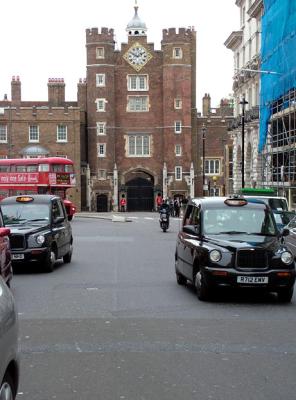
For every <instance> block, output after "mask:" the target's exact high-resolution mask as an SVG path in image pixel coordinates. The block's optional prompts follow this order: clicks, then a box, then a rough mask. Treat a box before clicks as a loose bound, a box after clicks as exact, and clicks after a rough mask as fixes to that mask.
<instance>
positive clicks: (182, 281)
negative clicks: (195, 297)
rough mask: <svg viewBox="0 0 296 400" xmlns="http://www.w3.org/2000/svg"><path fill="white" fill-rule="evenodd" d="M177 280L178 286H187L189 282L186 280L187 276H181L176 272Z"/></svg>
mask: <svg viewBox="0 0 296 400" xmlns="http://www.w3.org/2000/svg"><path fill="white" fill-rule="evenodd" d="M176 279H177V283H178V285H185V284H186V282H187V279H186V278H185V276H183V275H181V274H179V273H178V272H176Z"/></svg>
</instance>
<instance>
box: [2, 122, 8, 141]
mask: <svg viewBox="0 0 296 400" xmlns="http://www.w3.org/2000/svg"><path fill="white" fill-rule="evenodd" d="M0 143H7V125H4V124H0Z"/></svg>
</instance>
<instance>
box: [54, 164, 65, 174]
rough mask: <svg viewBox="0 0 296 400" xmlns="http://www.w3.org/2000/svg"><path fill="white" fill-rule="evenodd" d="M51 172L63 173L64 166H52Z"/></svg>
mask: <svg viewBox="0 0 296 400" xmlns="http://www.w3.org/2000/svg"><path fill="white" fill-rule="evenodd" d="M52 171H53V172H65V166H64V164H52Z"/></svg>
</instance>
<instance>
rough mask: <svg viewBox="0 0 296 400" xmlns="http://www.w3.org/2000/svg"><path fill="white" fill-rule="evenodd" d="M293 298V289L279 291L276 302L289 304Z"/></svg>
mask: <svg viewBox="0 0 296 400" xmlns="http://www.w3.org/2000/svg"><path fill="white" fill-rule="evenodd" d="M292 297H293V288H286V289H281V290H279V291H278V301H280V302H281V303H290V301H291V300H292Z"/></svg>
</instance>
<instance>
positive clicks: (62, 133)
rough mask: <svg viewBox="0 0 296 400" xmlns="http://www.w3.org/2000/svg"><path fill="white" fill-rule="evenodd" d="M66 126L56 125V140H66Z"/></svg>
mask: <svg viewBox="0 0 296 400" xmlns="http://www.w3.org/2000/svg"><path fill="white" fill-rule="evenodd" d="M67 141H68V137H67V127H66V125H58V127H57V142H67Z"/></svg>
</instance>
